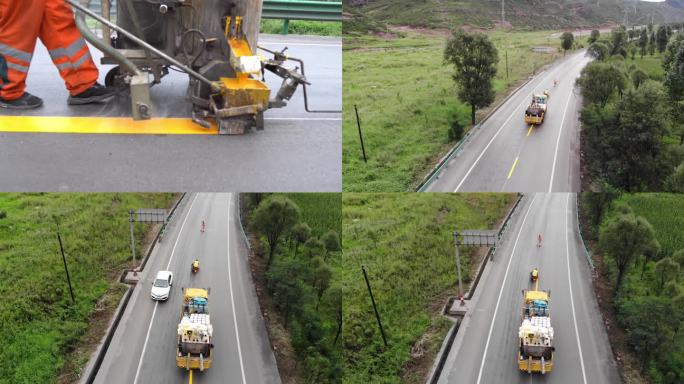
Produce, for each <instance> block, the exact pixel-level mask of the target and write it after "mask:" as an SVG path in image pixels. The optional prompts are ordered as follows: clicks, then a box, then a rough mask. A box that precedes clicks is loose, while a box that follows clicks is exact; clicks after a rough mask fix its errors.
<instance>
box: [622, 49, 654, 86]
mask: <svg viewBox="0 0 684 384" xmlns="http://www.w3.org/2000/svg"><path fill="white" fill-rule="evenodd" d="M632 64H634V65H636V66H637V67H639V68H641V69H642V70H644V72H646V74H648V76H649V77H650V78H651V79H653V80H656V81H662V80H663V76H664V71H663V56H662V55H661V54H659V53H657V52H656V54H655V55H653V56H649V55H646V56H644V57H643V58H641V57H640V56H639V55H638V54H637V55H635V56H634V60H632V59H631V58H627V59H625V66H626V67H627V68H629V67H630V66H631V65H632Z"/></svg>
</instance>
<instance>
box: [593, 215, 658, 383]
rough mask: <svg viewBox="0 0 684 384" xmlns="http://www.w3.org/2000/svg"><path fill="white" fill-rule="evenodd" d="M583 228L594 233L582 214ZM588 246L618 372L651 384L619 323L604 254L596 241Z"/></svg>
mask: <svg viewBox="0 0 684 384" xmlns="http://www.w3.org/2000/svg"><path fill="white" fill-rule="evenodd" d="M580 225H581V227H582V233H585V234H587V233H589V232H590V231H589V223H587V222H586V221H585V220H584V219H583V217H582V216H581V215H580ZM586 238H587V237H585V239H586ZM587 246H588V247H589V249H591V251H592V254H593V257H594V265H595V269H594V271H593V272H592V276H591V280H592V286H593V288H594V295H595V296H596V301H597V302H598V306H599V309H600V311H601V317H602V319H603V324H604V326H605V328H606V332H607V333H608V340H609V341H610V346H611V349H612V351H613V357H614V358H615V361H616V362H617V364H618V371H619V372H620V376H621V377H622V381H623V382H624V383H627V384H648V383H649V381H648V379H646V377H644V376H643V375H642V374H641V371H640V370H639V368H640V366H641V363H640V361H639V359H637V357H636V356H634V355H633V354H632V351H631V349H630V347H629V345H628V344H627V338H626V335H625V330H624V329H622V327H620V325H619V323H618V322H617V313H616V309H615V306H614V305H613V299H612V298H613V292H614V289H613V286H612V284H611V282H610V279H609V278H608V276H607V272H606V270H605V268H604V266H603V255H602V254H601V253H600V252H598V251H597V250H598V246H597V244H596V242H595V241H593V240H587Z"/></svg>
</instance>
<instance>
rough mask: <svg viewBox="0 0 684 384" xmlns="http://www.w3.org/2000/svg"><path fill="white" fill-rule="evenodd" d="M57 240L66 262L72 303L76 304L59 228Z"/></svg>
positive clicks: (65, 267)
mask: <svg viewBox="0 0 684 384" xmlns="http://www.w3.org/2000/svg"><path fill="white" fill-rule="evenodd" d="M57 240H58V241H59V250H60V251H61V252H62V260H63V261H64V272H65V273H66V278H67V283H69V293H71V303H72V304H75V303H76V300H75V299H74V290H73V289H72V288H71V277H70V276H69V268H67V261H66V256H65V255H64V247H63V246H62V236H60V234H59V227H58V228H57Z"/></svg>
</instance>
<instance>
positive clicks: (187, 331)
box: [176, 288, 214, 371]
mask: <svg viewBox="0 0 684 384" xmlns="http://www.w3.org/2000/svg"><path fill="white" fill-rule="evenodd" d="M213 331H214V329H213V327H212V325H211V320H210V317H209V290H208V289H202V288H185V289H184V290H183V306H182V308H181V318H180V322H179V323H178V345H177V347H176V365H178V366H179V367H180V368H185V369H188V370H191V369H199V370H200V371H204V370H205V369H208V368H211V363H212V350H213V349H214V344H213V339H212V333H213Z"/></svg>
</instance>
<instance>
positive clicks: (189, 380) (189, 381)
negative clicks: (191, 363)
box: [188, 369, 192, 384]
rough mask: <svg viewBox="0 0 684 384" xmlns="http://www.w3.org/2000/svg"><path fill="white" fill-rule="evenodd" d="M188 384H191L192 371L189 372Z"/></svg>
mask: <svg viewBox="0 0 684 384" xmlns="http://www.w3.org/2000/svg"><path fill="white" fill-rule="evenodd" d="M188 384H192V369H191V370H190V379H188Z"/></svg>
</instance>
